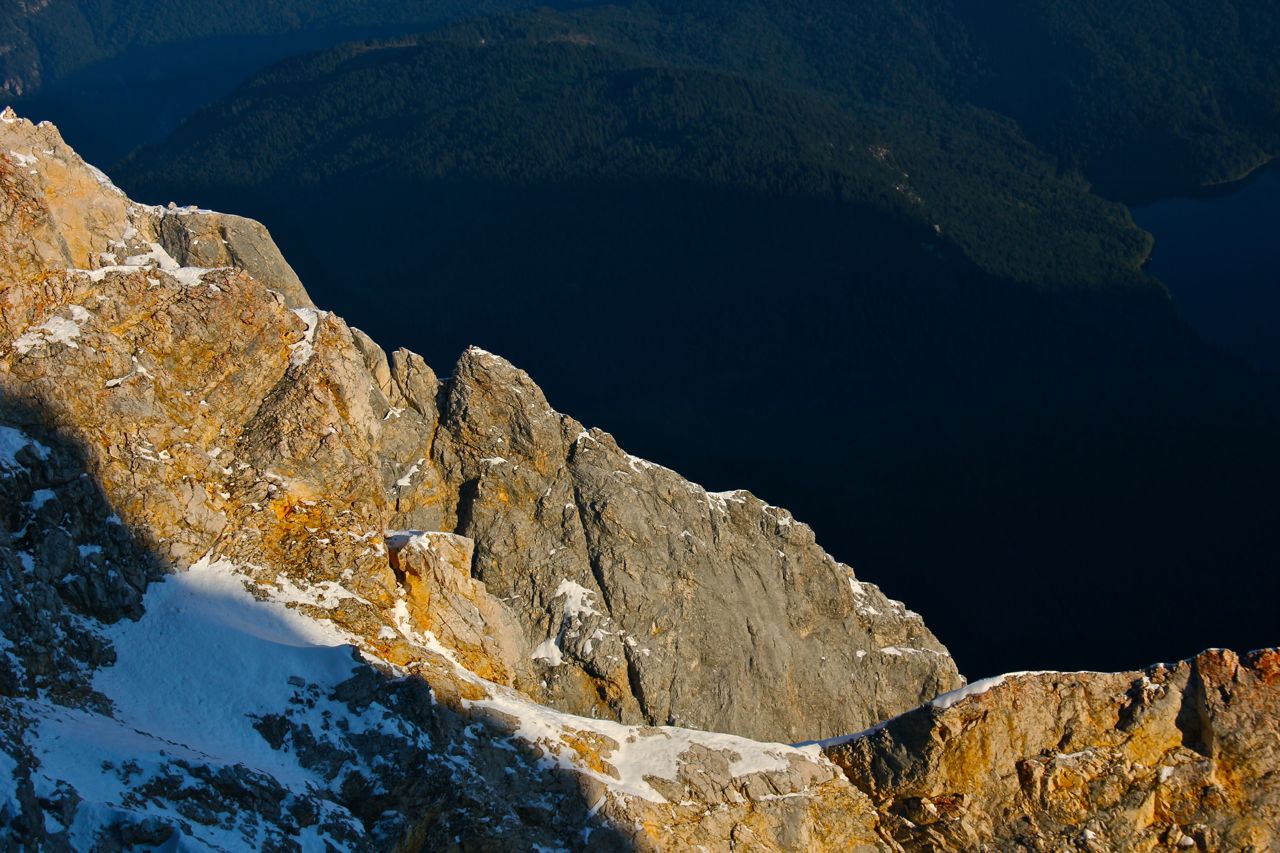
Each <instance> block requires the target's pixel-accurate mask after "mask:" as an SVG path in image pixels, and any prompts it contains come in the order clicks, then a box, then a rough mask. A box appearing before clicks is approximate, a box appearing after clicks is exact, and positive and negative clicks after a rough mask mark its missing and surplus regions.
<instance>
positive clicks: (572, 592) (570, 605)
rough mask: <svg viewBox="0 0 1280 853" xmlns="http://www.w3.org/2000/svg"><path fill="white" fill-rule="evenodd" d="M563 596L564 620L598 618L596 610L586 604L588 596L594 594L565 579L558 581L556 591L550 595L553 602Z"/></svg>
mask: <svg viewBox="0 0 1280 853" xmlns="http://www.w3.org/2000/svg"><path fill="white" fill-rule="evenodd" d="M561 596H564V618H565V619H573V618H574V617H578V618H582V617H583V616H599V615H600V611H599V610H596V609H595V608H594V607H592V606H591V605H590V604H588V603H587V597H588V596H592V597H594V596H595V593H594V592H592V591H591V590H589V589H587V588H586V587H585V586H582V585H581V584H578V583H574V582H573V581H571V580H569V579H568V578H565V579H564V580H562V581H560V585H559V586H558V587H556V591H555V592H554V593H553V594H552V598H553V600H554V599H556V598H560V597H561Z"/></svg>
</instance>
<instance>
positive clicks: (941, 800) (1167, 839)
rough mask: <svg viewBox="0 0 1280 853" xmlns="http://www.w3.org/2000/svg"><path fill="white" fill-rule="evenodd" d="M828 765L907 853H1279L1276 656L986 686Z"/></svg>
mask: <svg viewBox="0 0 1280 853" xmlns="http://www.w3.org/2000/svg"><path fill="white" fill-rule="evenodd" d="M970 692H971V693H972V695H964V694H966V693H970ZM826 753H827V755H828V756H829V757H831V758H832V759H833V760H835V761H836V763H838V764H840V765H841V766H842V767H844V768H845V771H846V773H847V774H848V776H849V778H850V780H852V781H853V782H854V784H855V785H857V787H858V788H859V789H860V790H862V791H864V792H865V793H867V794H868V795H869V796H870V797H871V799H872V801H873V802H875V804H876V806H877V808H878V809H879V810H880V811H881V812H882V813H883V814H884V816H885V819H884V823H883V824H882V832H883V833H884V835H885V836H886V838H892V839H893V840H894V841H896V842H897V843H899V844H901V845H902V846H903V847H904V848H906V849H908V850H915V849H923V850H957V851H959V850H979V849H983V850H985V849H997V850H1017V849H1025V850H1064V849H1079V850H1090V851H1102V850H1177V849H1195V850H1250V851H1263V850H1275V849H1277V845H1280V829H1278V828H1280V652H1278V651H1276V650H1274V649H1272V650H1266V651H1258V652H1253V653H1252V654H1249V655H1246V656H1245V657H1244V658H1243V659H1241V658H1240V657H1238V656H1237V655H1235V654H1234V653H1232V652H1229V651H1209V652H1205V653H1203V654H1201V655H1199V656H1198V657H1196V658H1193V659H1191V660H1188V661H1183V662H1181V663H1179V664H1175V665H1173V666H1164V665H1161V666H1156V667H1152V668H1151V669H1149V670H1147V671H1146V672H1142V673H1118V674H1114V675H1112V674H1103V673H1029V674H1021V675H1013V676H1007V677H1003V678H1000V679H993V680H992V682H990V683H986V684H983V683H979V684H975V685H973V686H971V687H970V688H966V690H964V691H960V692H959V695H955V696H952V697H944V698H943V699H940V700H935V702H934V703H933V704H932V705H926V706H924V707H922V708H920V709H918V710H915V711H912V712H910V713H908V714H905V715H903V716H901V717H898V718H896V719H894V720H891V721H890V722H888V723H887V724H885V725H884V726H882V727H879V728H878V729H877V730H876V731H874V732H871V733H869V734H867V735H865V736H862V737H858V738H856V739H853V740H850V741H848V742H843V743H840V742H836V743H832V744H829V745H827V746H826Z"/></svg>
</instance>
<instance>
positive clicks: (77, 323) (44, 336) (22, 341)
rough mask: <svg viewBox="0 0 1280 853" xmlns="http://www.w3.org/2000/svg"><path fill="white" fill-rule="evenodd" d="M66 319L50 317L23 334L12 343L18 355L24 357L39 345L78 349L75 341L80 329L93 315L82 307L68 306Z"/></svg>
mask: <svg viewBox="0 0 1280 853" xmlns="http://www.w3.org/2000/svg"><path fill="white" fill-rule="evenodd" d="M67 312H68V313H69V314H70V315H71V316H70V317H69V318H68V317H50V318H49V319H48V320H46V321H45V322H43V323H41V324H40V325H39V326H36V327H35V328H34V329H31V330H30V331H27V332H24V333H23V334H22V335H21V336H20V337H19V338H18V339H17V340H15V341H14V342H13V348H14V350H15V351H16V352H17V353H18V355H26V354H27V353H29V352H30V351H31V350H33V349H35V348H36V347H38V346H40V345H41V344H62V345H64V346H66V347H69V348H71V349H79V348H80V345H79V344H77V343H76V339H77V338H79V337H80V329H81V326H83V325H84V324H85V323H86V322H87V321H88V320H89V319H90V318H91V317H92V316H93V315H92V314H90V313H89V312H88V311H87V310H86V309H85V308H84V307H83V306H80V305H68V306H67Z"/></svg>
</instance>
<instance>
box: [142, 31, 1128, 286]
mask: <svg viewBox="0 0 1280 853" xmlns="http://www.w3.org/2000/svg"><path fill="white" fill-rule="evenodd" d="M370 93H377V94H376V97H370ZM934 111H935V115H933V116H932V117H923V118H922V117H921V116H919V115H918V114H917V113H916V112H915V111H914V110H903V109H894V108H892V107H888V106H885V105H882V104H876V103H871V102H859V103H857V104H855V105H852V106H850V105H847V104H842V103H841V102H840V101H838V100H837V99H835V98H834V97H833V96H831V95H829V94H825V93H821V92H810V91H804V90H799V91H798V90H796V89H795V88H793V87H790V86H787V85H778V84H775V83H771V82H768V81H765V80H762V79H760V78H759V77H757V76H755V75H744V74H737V73H730V72H725V71H719V70H713V69H707V68H705V67H701V66H697V65H692V66H689V65H686V66H681V65H674V64H672V63H671V62H670V61H668V60H667V59H666V58H664V57H663V56H654V55H651V54H644V53H638V52H636V50H635V49H629V48H624V47H621V46H617V45H613V44H609V43H606V44H600V43H598V42H597V41H596V38H595V36H594V34H593V33H592V32H591V31H589V30H582V29H580V28H578V27H577V26H576V25H575V24H574V23H573V22H571V21H567V20H565V19H561V18H558V17H555V16H552V15H549V14H544V15H541V16H538V17H535V18H529V17H515V18H503V19H501V20H500V21H498V22H497V23H496V24H493V25H491V26H488V27H485V26H484V24H483V23H481V24H476V25H466V26H464V27H459V28H457V29H454V30H450V31H449V32H447V33H445V34H443V35H440V36H433V37H425V38H421V39H417V40H409V41H406V40H400V41H396V42H392V43H388V44H380V45H357V46H350V47H345V48H339V49H337V50H334V51H330V52H326V53H323V54H319V55H316V56H312V57H307V58H303V59H299V60H296V61H292V62H289V63H286V64H284V65H282V66H280V67H278V68H275V69H272V70H270V71H268V72H266V73H264V74H262V75H260V76H258V77H257V78H255V79H254V80H252V81H250V82H249V83H248V84H246V85H245V86H244V87H242V88H241V89H240V90H239V91H238V92H237V93H236V94H235V95H233V96H232V97H231V98H229V99H228V100H226V101H224V102H223V103H221V104H219V105H217V106H215V107H213V108H211V109H209V110H207V111H205V112H203V113H201V114H199V115H197V116H195V117H193V118H192V119H191V120H190V121H188V122H187V123H186V124H185V125H184V126H183V127H181V128H180V129H179V130H178V131H177V132H176V133H175V134H174V135H173V136H172V137H171V138H170V139H169V140H168V142H167V143H166V144H165V145H164V146H163V147H161V148H159V149H157V150H153V151H148V152H146V153H144V154H142V155H140V156H138V157H137V158H135V160H134V161H133V162H132V163H128V164H126V165H125V167H124V168H125V172H124V173H125V175H126V178H125V180H126V182H128V183H130V184H131V186H135V187H136V188H137V189H138V191H139V192H144V193H154V192H163V191H165V190H166V188H169V187H172V188H173V191H174V192H179V191H180V192H181V193H185V194H186V195H187V197H196V196H199V197H202V198H209V197H213V198H215V199H223V198H227V197H228V196H227V193H228V192H231V191H234V192H235V193H237V195H240V194H242V193H244V192H249V193H251V194H252V193H260V194H262V195H263V196H264V198H278V197H280V194H281V193H282V192H286V191H292V190H294V189H305V188H307V187H313V186H317V185H319V184H322V183H330V184H332V185H333V186H334V187H341V188H342V189H341V190H338V191H342V192H347V191H349V190H348V189H347V188H348V187H350V186H351V185H352V183H351V182H352V179H353V177H355V176H361V175H368V176H387V177H390V178H393V180H392V182H393V183H395V184H397V185H403V184H405V183H414V184H419V185H426V184H434V183H441V182H446V183H447V182H450V181H479V182H481V183H485V184H489V185H494V186H510V187H516V186H519V187H534V186H566V185H580V184H582V183H583V182H591V183H593V184H601V183H604V184H609V183H644V182H649V181H655V180H667V181H676V182H689V183H694V184H697V185H699V186H702V187H718V188H721V189H724V190H728V191H733V192H752V193H763V194H767V195H771V196H780V197H786V198H792V199H811V200H816V201H823V202H830V203H834V204H838V205H846V206H854V207H857V208H859V209H863V210H875V211H879V212H880V213H881V214H883V215H887V216H888V217H890V218H891V219H893V220H895V221H902V222H910V223H913V224H915V225H918V226H920V228H921V229H922V230H923V231H925V232H930V233H928V235H927V238H928V239H929V240H931V241H933V240H935V239H936V238H940V239H937V242H939V244H946V245H952V246H955V247H957V248H959V249H960V250H961V251H962V252H963V253H964V254H966V255H967V256H969V257H970V258H971V259H972V260H973V261H974V262H975V263H977V264H978V265H979V266H980V267H982V268H983V269H984V270H986V271H987V272H989V273H991V274H994V275H999V276H1002V277H1006V278H1010V279H1013V280H1017V281H1022V282H1028V283H1034V284H1036V285H1040V286H1048V287H1059V286H1086V287H1097V286H1107V285H1115V284H1126V285H1127V284H1142V283H1144V277H1143V276H1142V274H1141V273H1140V271H1139V267H1140V264H1141V262H1142V260H1143V258H1144V257H1145V256H1146V253H1147V251H1148V250H1149V248H1150V242H1149V238H1148V237H1147V236H1146V235H1145V234H1143V233H1142V232H1141V231H1139V230H1138V229H1137V228H1135V227H1134V226H1133V224H1132V223H1131V222H1130V221H1129V217H1128V214H1127V212H1126V211H1125V210H1124V209H1123V208H1122V207H1120V206H1119V205H1116V204H1113V203H1109V202H1106V201H1103V200H1102V199H1099V198H1097V197H1096V196H1093V195H1091V194H1089V192H1088V187H1087V185H1086V184H1085V182H1084V181H1083V180H1082V179H1080V178H1079V177H1078V176H1072V175H1060V174H1059V173H1058V172H1057V171H1056V170H1055V169H1053V168H1052V167H1051V166H1050V165H1049V164H1048V163H1047V162H1045V160H1044V158H1043V157H1042V155H1040V154H1039V153H1038V152H1037V151H1036V150H1035V149H1034V148H1032V147H1031V146H1030V145H1029V144H1028V143H1027V142H1026V141H1025V140H1023V139H1021V137H1020V136H1019V135H1018V132H1017V130H1016V128H1014V127H1012V126H1011V125H1009V123H1008V122H1007V121H1003V120H997V119H995V118H994V117H992V116H989V115H986V114H983V113H981V112H979V111H975V110H973V109H970V108H954V109H953V108H951V107H946V106H938V107H936V108H935V110H934ZM371 179H373V178H372V177H371ZM375 186H378V185H375ZM383 191H384V190H383V189H379V190H378V192H383Z"/></svg>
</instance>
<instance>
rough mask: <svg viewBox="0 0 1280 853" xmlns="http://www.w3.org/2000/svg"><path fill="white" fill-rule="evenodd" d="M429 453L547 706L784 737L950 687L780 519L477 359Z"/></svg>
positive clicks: (829, 727) (926, 639)
mask: <svg viewBox="0 0 1280 853" xmlns="http://www.w3.org/2000/svg"><path fill="white" fill-rule="evenodd" d="M432 456H433V459H434V460H435V461H436V463H437V465H438V468H439V470H440V471H441V474H442V478H443V479H444V481H445V482H447V483H449V484H457V488H456V490H453V489H451V490H449V491H447V492H446V500H445V502H444V503H443V505H442V506H441V511H442V513H443V518H442V521H443V524H444V526H445V527H446V528H450V529H453V528H456V529H457V530H458V532H459V533H462V534H463V535H466V536H468V537H470V538H472V539H474V540H475V542H476V543H477V546H476V559H475V566H474V572H475V574H476V577H478V578H480V579H482V580H483V581H484V582H485V584H486V586H487V587H488V589H489V591H490V592H492V593H493V594H495V595H497V596H498V597H500V598H502V599H503V600H504V601H506V602H508V604H509V605H510V606H511V607H512V609H513V610H514V611H515V612H516V613H517V614H518V615H519V617H520V618H521V619H523V620H524V621H525V623H526V624H528V625H531V626H532V636H531V641H532V642H533V643H534V644H535V645H538V646H539V648H540V649H541V650H542V651H541V653H540V654H539V656H538V658H539V661H538V662H539V666H538V675H539V676H540V678H541V679H543V680H545V681H546V683H547V687H546V690H545V694H544V695H545V697H546V698H547V700H548V701H550V702H552V704H556V705H557V706H559V707H566V708H569V709H572V710H574V711H575V712H577V713H591V711H592V709H593V707H594V706H595V705H596V704H598V702H599V700H598V699H597V698H596V697H597V696H603V697H606V698H605V701H606V704H607V705H608V707H609V708H610V711H611V713H612V715H614V716H615V717H617V718H621V719H624V720H636V721H640V720H644V721H647V722H650V723H659V724H667V725H686V726H691V727H694V728H705V729H713V730H719V731H730V732H735V733H738V734H745V735H748V736H751V737H757V738H764V739H772V740H802V739H804V738H805V737H806V736H812V734H813V733H815V732H816V733H820V734H823V735H829V734H833V733H835V732H839V731H850V730H855V729H861V728H865V727H866V726H868V725H870V724H871V723H873V722H875V721H876V720H879V719H883V718H884V717H886V716H891V715H892V714H893V713H895V710H894V708H895V706H902V705H907V706H911V705H915V704H918V703H919V702H921V701H923V700H925V699H928V698H931V697H932V696H935V695H937V694H938V693H942V692H945V691H947V690H949V689H951V688H952V687H954V686H956V685H957V684H958V683H959V680H958V676H957V675H956V672H955V668H954V665H953V664H952V662H951V660H950V658H949V657H948V656H947V653H946V650H945V649H944V648H943V647H942V645H941V644H939V643H938V641H937V640H936V639H935V638H934V637H933V635H932V634H930V633H929V631H928V629H927V628H925V626H924V623H923V622H922V621H921V619H920V617H919V616H917V615H916V614H914V613H912V612H910V611H908V610H907V609H906V608H904V607H903V606H902V605H901V604H899V603H898V602H894V601H890V600H889V599H887V598H886V597H885V596H884V595H883V594H881V593H880V591H879V590H878V589H877V588H876V587H874V586H872V585H870V584H865V583H862V582H860V581H858V580H857V579H856V578H855V577H854V574H853V572H852V571H851V570H850V569H849V568H848V567H847V566H843V565H841V564H839V563H837V562H836V561H835V560H833V559H832V558H831V557H830V556H828V555H827V554H826V553H825V552H823V551H822V549H821V548H819V547H818V546H817V544H816V543H815V541H814V536H813V532H812V531H811V530H810V529H809V528H808V527H807V526H805V525H803V524H800V523H798V522H796V521H795V520H794V519H793V518H792V517H791V514H790V513H788V512H787V511H786V510H783V509H779V508H777V507H773V506H769V505H767V504H765V503H764V502H763V501H761V500H759V499H757V498H755V497H753V496H752V495H750V494H748V493H746V492H732V493H727V494H711V493H708V492H707V491H706V490H705V489H703V488H701V487H700V486H697V485H695V484H693V483H690V482H688V481H687V480H685V479H683V478H682V477H680V476H679V475H678V474H676V473H675V472H673V471H671V470H669V469H666V468H663V467H661V466H659V465H655V464H653V463H650V462H647V461H645V460H643V459H638V458H636V457H634V456H630V455H628V454H626V453H624V452H623V451H622V450H621V449H619V447H618V445H617V444H616V443H615V442H614V440H613V439H612V437H611V436H609V435H608V434H607V433H604V432H601V431H599V430H587V429H585V428H584V427H583V426H582V425H581V424H579V423H578V422H577V421H575V420H573V419H572V418H567V417H564V416H563V415H559V414H557V413H556V412H555V411H553V410H552V409H551V407H550V406H549V405H548V403H547V401H546V399H545V397H544V396H543V394H542V392H541V390H539V388H538V387H537V386H536V385H535V384H534V383H533V382H532V380H530V378H529V376H528V375H526V374H525V373H524V372H522V371H519V370H517V369H515V368H514V367H512V366H511V365H510V364H508V363H507V362H505V361H503V360H502V359H500V358H498V357H496V356H493V355H491V354H489V353H486V352H484V351H483V350H478V349H472V350H469V351H467V352H466V353H465V354H464V355H463V357H462V359H461V360H460V361H459V362H458V365H457V367H456V369H455V371H454V374H453V378H452V380H451V382H450V384H449V387H448V390H447V393H446V394H445V397H444V401H443V404H442V411H441V420H440V429H439V431H438V433H437V439H436V442H435V445H434V447H433V454H432ZM584 676H585V678H584ZM748 684H754V685H766V684H767V685H769V688H768V689H767V690H759V689H756V688H747V689H742V688H743V687H745V685H748ZM584 686H585V687H586V688H587V689H586V690H585V691H584V690H583V688H584Z"/></svg>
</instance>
